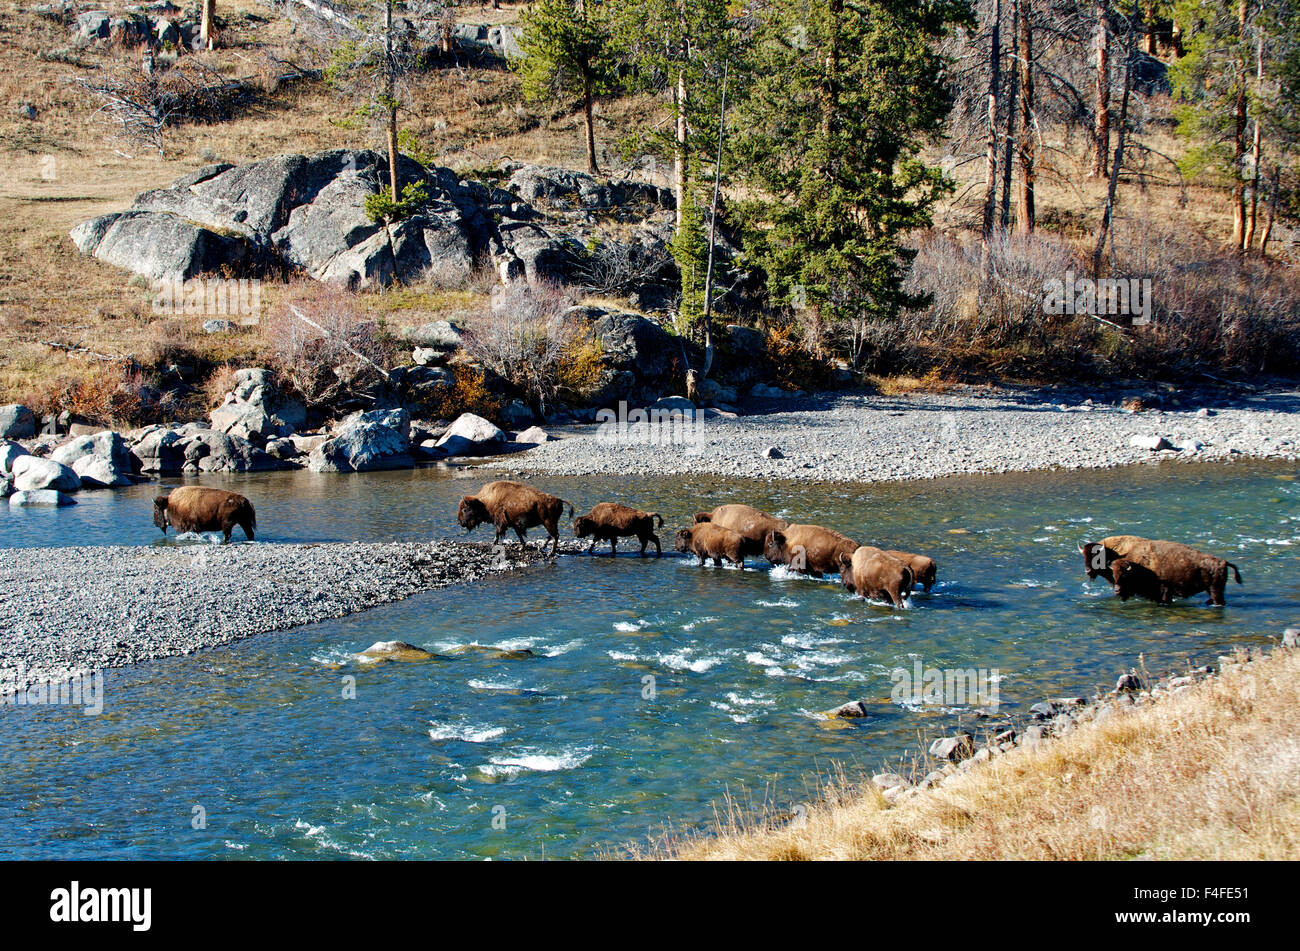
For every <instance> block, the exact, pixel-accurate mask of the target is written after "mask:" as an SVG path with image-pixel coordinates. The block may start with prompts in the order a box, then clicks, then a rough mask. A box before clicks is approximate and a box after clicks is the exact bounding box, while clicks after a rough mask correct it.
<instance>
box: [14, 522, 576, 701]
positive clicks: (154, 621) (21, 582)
mask: <svg viewBox="0 0 1300 951" xmlns="http://www.w3.org/2000/svg"><path fill="white" fill-rule="evenodd" d="M570 547H571V546H570ZM542 560H543V556H542V554H541V549H540V548H536V547H531V546H530V547H529V548H527V549H526V550H525V551H523V552H522V553H521V552H520V549H519V547H518V546H517V545H509V546H506V548H505V550H504V556H501V555H498V554H496V553H494V551H493V549H492V546H491V545H481V544H463V543H456V542H441V541H440V542H433V543H428V544H419V543H401V542H393V543H385V544H364V543H328V544H315V545H265V544H237V545H212V544H206V543H204V544H192V545H182V546H175V545H169V546H156V547H154V546H151V547H144V548H26V549H11V550H9V551H7V552H6V553H5V559H4V563H3V566H0V592H4V593H10V594H11V593H14V592H22V597H0V630H3V631H4V632H5V633H4V635H3V636H0V693H3V692H8V691H12V690H14V689H23V688H24V687H25V686H28V685H31V684H35V683H42V682H51V681H52V682H57V681H60V680H65V679H67V678H68V677H71V676H74V675H77V674H85V673H87V672H91V671H100V670H104V669H105V668H110V667H123V666H126V665H127V664H132V663H135V662H138V661H142V660H152V659H156V658H160V657H169V656H174V655H178V654H191V653H193V652H195V651H197V650H201V649H203V648H208V647H217V646H221V645H225V644H231V643H233V642H234V641H238V640H242V639H243V638H246V637H251V636H253V635H256V634H262V633H266V632H270V631H279V630H284V629H286V628H291V627H297V626H299V625H302V624H309V623H312V622H316V621H323V620H328V619H331V618H338V617H343V616H345V615H348V614H354V613H356V612H358V611H364V610H367V609H368V608H372V607H375V606H377V605H380V604H386V603H388V602H392V601H399V600H402V599H403V598H407V597H410V596H411V595H413V594H417V593H418V592H421V591H426V590H429V589H431V588H440V587H445V586H447V585H452V584H458V583H461V582H468V581H476V580H479V579H481V578H484V577H486V576H488V575H491V574H493V573H496V572H500V571H510V570H515V569H519V568H522V567H525V566H527V565H531V564H536V563H539V562H541V561H542Z"/></svg>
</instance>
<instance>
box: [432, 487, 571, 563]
mask: <svg viewBox="0 0 1300 951" xmlns="http://www.w3.org/2000/svg"><path fill="white" fill-rule="evenodd" d="M566 505H567V506H568V507H569V514H570V515H572V514H573V506H572V505H570V504H569V503H568V502H565V501H564V500H563V499H560V498H556V497H555V496H554V495H548V494H547V493H545V492H543V491H541V490H540V489H534V488H533V487H532V486H530V485H524V484H523V483H522V482H508V481H501V482H489V483H488V484H487V485H485V486H483V488H481V489H479V490H478V495H467V496H465V497H463V498H462V499H461V500H460V505H459V506H458V507H457V509H456V521H457V522H459V523H460V526H461V528H463V529H465V531H467V532H472V531H473V530H474V529H475V528H477V527H478V526H479V525H481V524H483V523H484V522H490V523H491V524H492V525H493V527H494V528H496V530H497V537H496V539H495V542H494V544H499V543H500V541H501V536H503V535H504V534H505V533H506V532H507V531H509V530H510V529H514V532H515V534H516V535H518V536H519V545H520V547H521V548H522V547H523V546H524V545H525V544H526V543H525V541H524V533H525V532H527V531H528V529H530V528H533V527H535V526H537V525H541V526H542V527H543V528H545V529H546V531H547V533H548V534H549V535H550V536H551V539H552V542H553V544H552V545H551V554H552V555H554V554H555V553H556V552H557V551H558V550H559V547H560V516H562V515H563V514H564V507H565V506H566ZM545 549H546V546H545V545H543V546H542V550H543V551H545Z"/></svg>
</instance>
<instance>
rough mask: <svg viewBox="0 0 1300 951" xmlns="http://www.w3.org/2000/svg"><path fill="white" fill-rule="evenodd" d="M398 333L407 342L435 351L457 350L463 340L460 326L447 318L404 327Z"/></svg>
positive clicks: (417, 361)
mask: <svg viewBox="0 0 1300 951" xmlns="http://www.w3.org/2000/svg"><path fill="white" fill-rule="evenodd" d="M398 335H399V336H400V337H401V338H402V339H403V340H406V341H407V342H408V343H412V344H415V345H417V346H419V347H423V348H427V349H431V350H435V351H439V350H442V351H445V350H459V349H460V348H461V346H462V345H463V344H464V342H465V338H464V335H463V334H462V332H461V329H460V327H458V326H457V325H456V324H454V323H452V322H451V321H449V320H435V321H432V322H430V323H427V324H421V325H420V326H418V327H406V328H403V329H402V330H401V331H399V333H398ZM415 362H416V363H419V362H420V361H419V360H416V361H415Z"/></svg>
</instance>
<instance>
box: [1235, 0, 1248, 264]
mask: <svg viewBox="0 0 1300 951" xmlns="http://www.w3.org/2000/svg"><path fill="white" fill-rule="evenodd" d="M1246 2H1247V0H1239V2H1238V4H1237V24H1238V27H1239V29H1240V33H1238V39H1239V40H1241V41H1243V42H1244V41H1245V38H1246ZM1245 157H1246V62H1245V60H1244V59H1239V60H1238V61H1237V97H1236V104H1235V109H1234V115H1233V127H1232V245H1233V247H1234V248H1236V249H1237V250H1238V251H1241V250H1244V249H1245V247H1246V245H1245V240H1246V180H1245V178H1244V177H1243V175H1242V159H1244V158H1245Z"/></svg>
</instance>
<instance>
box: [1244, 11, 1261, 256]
mask: <svg viewBox="0 0 1300 951" xmlns="http://www.w3.org/2000/svg"><path fill="white" fill-rule="evenodd" d="M1255 49H1256V59H1255V88H1256V89H1257V90H1258V89H1261V88H1262V87H1263V85H1264V39H1263V37H1260V38H1259V40H1258V42H1257V44H1256V47H1255ZM1254 122H1255V138H1254V142H1252V143H1251V150H1250V151H1251V164H1252V165H1253V166H1254V168H1252V170H1251V180H1250V212H1249V214H1248V215H1247V216H1246V234H1245V236H1244V237H1243V239H1242V243H1241V246H1242V249H1243V250H1245V251H1246V252H1247V253H1249V252H1250V249H1251V246H1252V245H1254V243H1255V222H1256V220H1257V217H1258V214H1259V182H1260V175H1261V174H1262V172H1263V168H1264V166H1263V164H1262V163H1263V147H1264V143H1263V139H1262V135H1261V132H1260V125H1259V116H1255V119H1254Z"/></svg>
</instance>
